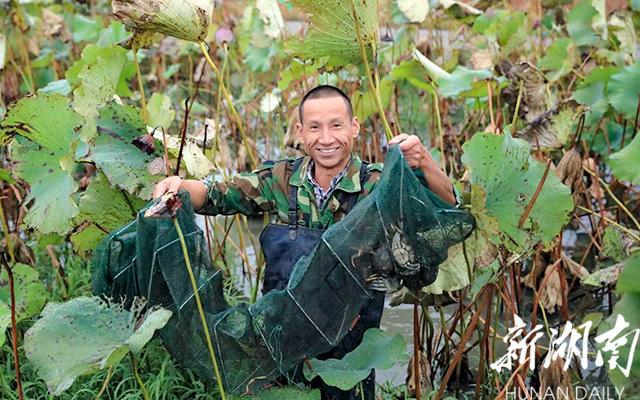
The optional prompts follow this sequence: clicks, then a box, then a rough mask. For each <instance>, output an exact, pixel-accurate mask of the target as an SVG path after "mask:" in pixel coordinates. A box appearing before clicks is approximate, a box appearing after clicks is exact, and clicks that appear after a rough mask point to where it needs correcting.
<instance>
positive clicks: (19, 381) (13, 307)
mask: <svg viewBox="0 0 640 400" xmlns="http://www.w3.org/2000/svg"><path fill="white" fill-rule="evenodd" d="M0 260H1V262H2V265H3V266H4V268H5V269H6V270H7V278H8V281H9V298H10V300H11V346H12V349H13V364H14V367H15V373H16V391H17V392H18V399H19V400H23V399H24V394H23V393H22V379H21V376H20V357H19V356H18V326H17V321H16V294H15V293H16V292H15V284H14V283H15V282H14V279H13V271H12V270H11V267H10V266H9V264H8V263H7V262H6V260H5V258H4V256H3V255H0Z"/></svg>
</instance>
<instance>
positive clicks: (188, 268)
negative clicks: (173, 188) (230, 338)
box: [172, 217, 226, 400]
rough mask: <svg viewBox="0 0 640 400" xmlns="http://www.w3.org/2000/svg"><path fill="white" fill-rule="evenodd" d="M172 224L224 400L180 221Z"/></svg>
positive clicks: (216, 362)
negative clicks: (176, 234) (176, 233)
mask: <svg viewBox="0 0 640 400" xmlns="http://www.w3.org/2000/svg"><path fill="white" fill-rule="evenodd" d="M172 220H173V225H174V226H175V227H176V232H178V238H180V246H181V247H182V254H183V255H184V263H185V264H186V266H187V272H188V273H189V280H190V281H191V288H192V289H193V296H194V298H195V300H196V305H197V307H198V314H199V315H200V322H202V330H203V331H204V337H205V339H206V341H207V349H208V350H209V357H211V364H212V365H213V371H214V372H215V375H216V381H217V382H218V390H219V391H220V397H221V398H222V400H226V396H225V392H224V387H223V386H222V376H221V375H220V369H219V368H218V361H217V360H216V355H215V353H214V351H213V344H212V342H211V335H209V327H208V325H207V319H206V318H205V316H204V309H203V308H202V302H201V301H200V295H199V294H198V284H197V283H196V278H195V276H194V275H193V269H192V268H191V260H190V259H189V252H188V251H187V243H186V242H185V240H184V235H183V234H182V229H181V228H180V223H179V222H178V219H177V218H176V217H173V218H172Z"/></svg>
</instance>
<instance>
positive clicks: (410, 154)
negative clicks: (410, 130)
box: [389, 133, 433, 169]
mask: <svg viewBox="0 0 640 400" xmlns="http://www.w3.org/2000/svg"><path fill="white" fill-rule="evenodd" d="M392 144H399V146H400V151H402V154H403V155H404V158H405V160H407V164H409V166H410V167H411V168H413V169H416V168H420V169H424V167H425V166H426V165H427V164H429V163H431V162H433V159H432V158H431V154H429V152H428V151H427V149H426V148H425V147H424V145H423V144H422V141H421V140H420V138H419V137H417V136H416V135H407V134H406V133H402V134H400V135H398V136H395V137H394V138H393V139H391V140H390V141H389V145H392Z"/></svg>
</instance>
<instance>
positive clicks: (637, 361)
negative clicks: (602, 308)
mask: <svg viewBox="0 0 640 400" xmlns="http://www.w3.org/2000/svg"><path fill="white" fill-rule="evenodd" d="M620 316H622V317H623V318H624V321H625V322H627V323H628V324H629V326H628V327H627V328H626V329H623V330H622V331H621V332H620V334H619V335H616V336H615V338H613V340H616V339H620V338H621V337H622V336H624V335H628V336H626V339H627V341H626V343H625V344H624V345H623V346H622V347H621V348H619V349H618V352H617V355H618V358H617V360H616V364H617V365H619V366H622V367H623V368H626V367H627V363H629V362H630V371H629V375H628V376H625V374H623V373H622V371H621V370H620V369H619V367H615V368H610V366H609V363H608V362H607V361H608V360H610V359H611V356H612V354H611V352H606V351H605V352H602V356H603V359H604V361H605V365H604V366H603V368H607V370H608V373H609V379H610V380H611V383H613V384H614V385H615V386H616V387H623V388H624V398H625V399H635V400H637V399H640V349H638V346H637V344H638V343H636V348H635V351H634V352H633V353H632V352H631V344H632V342H633V339H634V336H635V335H634V333H635V332H634V331H635V330H638V329H640V293H625V294H624V295H623V296H622V298H621V299H620V300H619V301H618V302H617V303H616V305H615V306H614V307H613V314H612V315H611V316H610V317H609V318H607V319H606V320H604V321H603V322H602V323H601V324H600V326H599V327H598V335H602V334H604V333H605V332H610V331H611V329H612V328H614V327H615V323H616V320H617V319H618V317H620ZM606 343H607V341H604V342H602V343H600V344H596V349H597V350H598V351H601V350H602V349H603V346H604V345H605V344H606ZM630 354H633V359H632V360H629V355H630ZM621 398H622V397H621Z"/></svg>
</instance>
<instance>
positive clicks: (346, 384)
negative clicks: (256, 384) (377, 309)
mask: <svg viewBox="0 0 640 400" xmlns="http://www.w3.org/2000/svg"><path fill="white" fill-rule="evenodd" d="M407 359H408V355H407V346H406V344H405V342H404V339H403V338H402V336H401V335H399V334H398V335H394V336H391V335H389V334H388V333H386V332H384V331H382V330H380V329H377V328H371V329H369V330H367V331H366V332H365V333H364V337H363V338H362V343H360V345H359V346H358V347H356V349H355V350H353V351H352V352H350V353H348V354H347V355H345V356H344V357H343V358H342V359H340V360H339V359H336V358H330V359H328V360H324V361H322V360H317V359H313V360H311V368H312V370H311V371H309V369H308V368H306V367H305V371H304V374H305V377H306V378H307V379H309V380H311V379H312V378H313V377H315V376H320V377H321V378H322V380H323V381H324V382H325V383H326V384H327V385H330V386H335V387H337V388H340V389H342V390H349V389H351V388H353V387H354V386H355V385H357V384H358V382H360V381H361V380H363V379H364V378H366V377H367V376H369V373H371V370H372V369H373V368H377V369H389V368H391V367H393V366H394V365H396V364H398V363H404V362H407Z"/></svg>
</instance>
